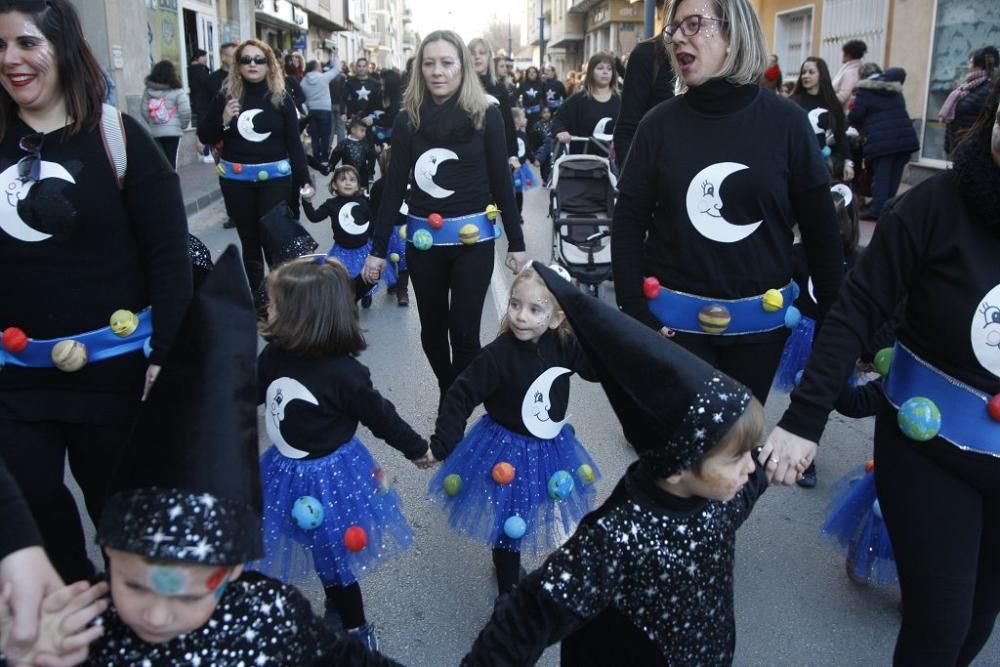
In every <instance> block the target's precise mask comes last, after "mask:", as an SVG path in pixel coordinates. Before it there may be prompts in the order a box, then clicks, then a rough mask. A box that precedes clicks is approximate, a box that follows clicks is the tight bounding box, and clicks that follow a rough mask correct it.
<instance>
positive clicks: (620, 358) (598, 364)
mask: <svg viewBox="0 0 1000 667" xmlns="http://www.w3.org/2000/svg"><path fill="white" fill-rule="evenodd" d="M534 267H535V270H536V271H538V273H539V274H540V275H541V276H542V279H543V280H544V281H545V284H546V285H548V287H549V290H550V291H551V292H552V294H553V296H555V298H556V300H557V301H558V302H559V305H560V306H561V307H562V309H563V312H565V313H566V317H567V319H569V322H570V324H571V325H572V327H573V332H574V333H575V334H576V338H577V340H579V341H580V345H581V346H582V347H583V350H584V352H586V354H587V357H588V358H589V359H590V362H591V364H592V365H593V366H594V368H595V370H596V371H597V374H598V377H599V378H600V380H601V386H602V387H603V388H604V392H605V393H606V394H607V395H608V400H610V402H611V407H612V408H613V409H614V411H615V414H617V415H618V419H619V421H620V422H621V424H622V431H623V432H624V434H625V439H626V440H628V441H629V442H630V443H631V444H632V446H633V447H635V449H636V451H637V452H638V453H639V457H640V458H641V459H642V460H643V461H644V462H645V463H647V464H648V465H649V467H650V470H651V471H652V472H653V473H654V474H656V475H660V476H663V477H668V476H670V475H672V474H673V473H675V472H678V471H680V470H684V469H685V468H690V467H691V466H692V465H693V464H694V463H696V462H697V461H698V460H699V459H701V458H702V457H703V456H704V455H705V453H706V452H707V451H708V450H709V449H711V448H712V447H714V446H715V445H717V444H718V443H719V441H720V440H721V439H722V438H723V436H725V434H726V433H727V432H728V431H729V429H730V428H731V427H732V425H733V424H734V423H736V420H737V419H739V418H740V417H741V416H742V415H743V411H744V410H745V409H746V406H747V404H748V403H749V402H750V396H751V394H750V390H749V389H747V388H746V387H744V386H743V385H742V384H740V383H739V382H737V381H736V380H733V379H732V378H730V377H729V376H728V375H725V374H724V373H722V372H720V371H718V370H716V369H715V368H712V367H711V366H710V365H708V364H707V363H706V362H704V361H702V360H701V359H699V358H698V357H696V356H695V355H694V354H692V353H690V352H688V351H687V350H685V349H684V348H682V347H681V346H680V345H677V344H676V343H673V342H671V341H669V340H667V339H666V338H664V337H663V336H661V335H660V334H659V333H657V332H655V331H653V330H652V329H650V328H649V327H647V326H645V325H644V324H642V323H641V322H639V321H638V320H635V319H633V318H631V317H629V316H628V315H626V314H624V313H621V312H619V311H617V310H615V309H614V308H612V307H611V306H609V305H607V304H605V303H604V302H602V301H600V300H599V299H595V298H594V297H592V296H589V295H586V294H584V293H583V292H581V291H580V290H579V289H577V288H576V287H574V286H573V285H572V284H571V283H570V282H569V281H567V280H565V279H563V278H561V277H560V276H559V275H558V274H557V273H555V272H554V271H552V270H551V269H549V268H548V267H546V266H545V265H543V264H540V263H539V262H535V263H534Z"/></svg>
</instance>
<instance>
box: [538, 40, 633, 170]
mask: <svg viewBox="0 0 1000 667" xmlns="http://www.w3.org/2000/svg"><path fill="white" fill-rule="evenodd" d="M621 106H622V99H621V97H620V96H619V95H618V76H617V74H616V73H615V57H614V56H613V55H612V54H610V53H595V54H594V55H592V56H591V57H590V61H589V62H588V63H587V76H586V78H584V80H583V90H581V91H578V92H576V93H573V94H572V95H570V96H569V97H568V98H567V99H566V101H565V102H564V103H563V104H562V106H560V107H559V111H557V112H556V115H555V117H553V119H552V131H553V132H554V133H555V137H556V141H558V142H559V143H561V144H569V143H570V141H571V138H572V137H592V138H593V139H595V140H597V141H599V142H601V143H602V144H603V145H607V146H608V148H609V149H610V144H611V141H612V139H613V133H614V124H615V119H617V118H618V113H619V112H620V111H621ZM589 149H590V147H589V145H588V146H582V145H581V146H570V152H571V153H589V152H591V151H590V150H589ZM605 154H607V153H605Z"/></svg>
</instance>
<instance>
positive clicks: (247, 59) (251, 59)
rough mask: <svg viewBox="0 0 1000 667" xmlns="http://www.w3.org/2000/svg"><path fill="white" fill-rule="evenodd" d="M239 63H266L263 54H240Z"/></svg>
mask: <svg viewBox="0 0 1000 667" xmlns="http://www.w3.org/2000/svg"><path fill="white" fill-rule="evenodd" d="M240 64H241V65H266V64H267V58H266V57H265V56H240Z"/></svg>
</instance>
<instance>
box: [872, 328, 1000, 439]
mask: <svg viewBox="0 0 1000 667" xmlns="http://www.w3.org/2000/svg"><path fill="white" fill-rule="evenodd" d="M885 394H886V396H887V397H888V399H889V402H890V403H892V405H893V406H894V407H895V408H896V409H897V410H898V409H899V407H900V406H901V405H902V404H903V403H905V402H906V401H908V400H909V399H911V398H913V397H915V396H923V397H925V398H929V399H930V400H932V401H934V404H935V405H936V406H937V408H938V410H940V412H941V430H940V431H938V435H939V436H940V437H942V438H944V439H945V440H947V441H948V442H950V443H951V444H953V445H955V446H956V447H958V448H959V449H964V450H966V451H973V452H978V453H980V454H988V455H990V456H1000V422H997V421H994V420H993V419H992V418H991V417H990V415H989V413H988V412H987V411H986V404H987V403H988V402H989V400H990V397H989V396H987V395H986V393H985V392H982V391H979V390H978V389H974V388H973V387H970V386H969V385H967V384H965V383H964V382H961V381H960V380H956V379H955V378H953V377H951V376H950V375H948V374H947V373H944V372H942V371H940V370H938V369H937V368H935V367H934V366H932V365H930V364H929V363H927V362H926V361H924V360H923V359H921V358H920V357H918V356H917V355H915V354H913V352H911V351H910V350H909V349H908V348H907V347H906V346H905V345H903V344H902V343H900V342H898V341H897V342H896V347H895V349H894V350H893V353H892V365H890V366H889V376H888V377H887V378H886V379H885Z"/></svg>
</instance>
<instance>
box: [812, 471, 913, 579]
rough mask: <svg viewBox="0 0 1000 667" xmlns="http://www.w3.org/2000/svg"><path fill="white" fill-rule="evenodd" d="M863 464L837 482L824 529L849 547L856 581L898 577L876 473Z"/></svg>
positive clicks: (849, 560) (849, 558)
mask: <svg viewBox="0 0 1000 667" xmlns="http://www.w3.org/2000/svg"><path fill="white" fill-rule="evenodd" d="M866 468H867V467H866V466H862V467H860V468H858V469H856V470H854V471H852V472H851V473H850V474H848V475H847V476H846V477H844V478H843V479H841V480H840V481H839V482H837V484H836V485H835V486H834V489H833V500H831V501H830V504H829V505H828V506H827V514H826V516H827V519H826V522H825V523H824V524H823V533H824V534H826V535H827V536H829V537H831V538H834V539H835V540H836V541H837V542H838V543H839V544H840V545H841V546H842V547H847V567H848V571H849V573H850V574H851V575H852V578H853V579H855V580H856V581H867V582H869V583H872V584H876V585H878V584H891V583H893V582H895V581H898V579H899V575H898V574H897V572H896V557H895V556H894V555H893V552H892V543H891V542H890V541H889V532H888V531H887V530H886V527H885V521H884V520H883V519H882V510H881V507H880V506H879V504H878V495H877V493H876V491H875V473H874V471H873V470H867V471H866Z"/></svg>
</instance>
